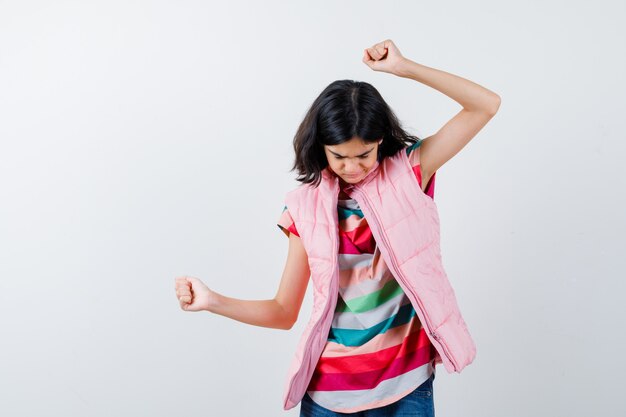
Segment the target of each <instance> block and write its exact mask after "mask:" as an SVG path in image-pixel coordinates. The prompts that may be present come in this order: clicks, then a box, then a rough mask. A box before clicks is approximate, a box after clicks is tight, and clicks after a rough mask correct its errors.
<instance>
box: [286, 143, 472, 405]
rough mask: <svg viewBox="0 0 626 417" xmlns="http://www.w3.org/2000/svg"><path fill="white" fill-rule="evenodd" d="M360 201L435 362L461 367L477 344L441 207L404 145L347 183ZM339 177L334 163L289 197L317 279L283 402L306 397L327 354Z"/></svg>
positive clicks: (334, 291)
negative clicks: (444, 255)
mask: <svg viewBox="0 0 626 417" xmlns="http://www.w3.org/2000/svg"><path fill="white" fill-rule="evenodd" d="M344 191H345V192H346V193H348V194H349V195H350V197H351V198H354V199H355V200H356V201H357V203H358V204H359V206H360V208H361V210H362V211H363V214H364V216H365V218H366V219H367V221H368V225H369V226H370V229H371V231H372V235H373V236H374V239H375V240H376V242H377V243H378V247H379V249H380V252H381V255H382V256H383V258H384V260H385V262H386V264H387V265H388V267H389V269H390V270H391V272H392V274H393V275H394V277H395V278H396V279H397V281H398V283H399V284H400V286H401V287H402V289H403V290H404V292H405V293H406V295H407V296H408V298H409V299H410V300H411V303H412V304H413V307H414V308H415V311H416V313H417V315H418V317H419V319H420V321H421V323H422V325H423V326H424V328H425V330H426V332H427V334H428V337H429V339H430V341H431V343H432V344H433V346H434V347H435V349H436V351H437V355H436V358H435V363H436V364H438V363H443V365H444V367H445V369H446V371H447V372H449V373H451V372H457V373H460V372H461V370H462V369H463V368H465V366H467V365H469V364H470V363H471V362H472V361H473V360H474V358H475V356H476V346H475V344H474V341H473V340H472V337H471V335H470V333H469V331H468V329H467V325H466V323H465V321H464V320H463V317H462V315H461V312H460V310H459V307H458V304H457V300H456V295H455V292H454V290H453V288H452V286H451V285H450V282H449V280H448V278H447V275H446V272H445V270H444V267H443V264H442V259H441V250H440V234H439V231H440V227H439V215H438V212H437V206H436V204H435V202H434V200H433V199H432V198H430V197H429V196H427V195H426V194H424V192H422V190H421V188H420V186H419V183H418V182H417V179H416V178H415V174H414V172H413V169H412V167H411V165H410V163H409V160H408V157H407V155H406V152H405V151H404V150H401V151H399V152H397V153H396V154H395V155H394V156H392V157H387V158H385V159H384V160H383V161H382V162H381V163H380V164H379V163H378V162H376V164H375V166H374V168H373V169H372V170H371V171H370V172H369V173H368V174H367V175H366V177H365V178H364V179H363V180H361V181H360V182H359V183H358V184H353V185H350V186H348V187H346V188H345V189H344ZM338 195H339V179H338V177H337V176H335V175H334V173H332V172H331V171H330V170H329V169H328V168H327V169H325V170H324V171H323V172H322V181H321V183H320V185H319V186H318V187H313V186H312V185H310V184H302V185H300V186H299V187H298V188H296V189H294V190H292V191H290V192H288V193H287V197H286V199H285V203H286V205H287V207H288V208H289V212H290V214H291V217H292V218H293V221H294V223H295V225H296V228H297V229H298V232H299V234H300V238H301V239H302V244H303V246H304V248H305V250H306V252H307V256H308V262H309V267H310V270H311V283H312V286H313V310H312V314H311V318H310V319H309V322H308V324H307V326H306V327H305V330H304V332H303V334H302V336H301V338H300V341H299V343H298V346H297V348H296V353H295V355H294V357H293V359H292V361H291V364H290V366H289V368H288V372H287V380H286V384H285V387H284V395H283V408H284V409H285V410H289V409H291V408H293V407H295V406H296V405H297V404H298V403H299V402H300V401H301V400H302V397H303V396H304V393H305V392H306V388H307V386H308V384H309V382H310V379H311V376H312V374H313V371H314V369H315V366H316V364H317V361H318V360H319V357H320V356H321V353H322V350H323V348H324V345H325V343H326V339H327V336H328V332H329V330H330V326H331V323H332V318H333V313H334V310H335V307H336V303H337V296H338V285H339V270H338V267H337V265H338V264H337V261H338V249H339V247H338V246H339V223H338V216H337V199H338Z"/></svg>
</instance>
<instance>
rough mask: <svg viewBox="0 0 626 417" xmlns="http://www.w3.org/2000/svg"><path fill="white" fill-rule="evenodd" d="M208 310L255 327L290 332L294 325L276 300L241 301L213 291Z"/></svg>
mask: <svg viewBox="0 0 626 417" xmlns="http://www.w3.org/2000/svg"><path fill="white" fill-rule="evenodd" d="M207 310H208V311H210V312H211V313H215V314H219V315H221V316H224V317H228V318H231V319H233V320H237V321H240V322H242V323H246V324H251V325H253V326H260V327H271V328H274V329H283V330H288V329H290V328H291V327H292V325H293V322H292V321H291V320H290V318H289V316H288V315H287V314H286V313H285V310H284V309H283V308H282V306H281V305H280V304H279V303H278V302H277V301H276V300H275V299H271V300H240V299H237V298H231V297H227V296H225V295H222V294H219V293H217V292H215V291H213V301H212V302H211V304H210V305H209V307H208V308H207Z"/></svg>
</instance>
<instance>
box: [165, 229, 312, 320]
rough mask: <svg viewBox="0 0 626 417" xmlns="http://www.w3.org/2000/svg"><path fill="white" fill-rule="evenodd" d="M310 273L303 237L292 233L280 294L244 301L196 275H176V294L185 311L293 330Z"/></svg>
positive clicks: (278, 292)
mask: <svg viewBox="0 0 626 417" xmlns="http://www.w3.org/2000/svg"><path fill="white" fill-rule="evenodd" d="M309 276H310V272H309V266H308V258H307V256H306V252H305V251H304V247H303V245H302V242H301V241H300V238H299V237H298V236H296V235H294V234H293V233H292V234H291V235H290V236H289V253H288V256H287V262H286V265H285V268H284V271H283V276H282V280H281V283H280V286H279V289H278V291H277V293H276V296H275V297H274V298H273V299H271V300H241V299H237V298H231V297H227V296H225V295H222V294H219V293H217V292H215V291H213V290H211V289H209V288H208V287H207V286H206V285H204V283H203V282H202V281H200V280H199V279H198V278H194V277H186V276H185V277H179V278H176V295H177V297H178V299H179V302H180V305H181V308H182V309H183V310H185V311H202V310H206V311H209V312H211V313H215V314H219V315H222V316H225V317H228V318H231V319H233V320H237V321H240V322H242V323H246V324H251V325H254V326H261V327H270V328H275V329H284V330H289V329H291V327H293V325H294V323H295V322H296V320H297V318H298V314H299V312H300V307H301V306H302V301H303V299H304V294H305V293H306V288H307V285H308V280H309Z"/></svg>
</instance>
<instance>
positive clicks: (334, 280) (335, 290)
mask: <svg viewBox="0 0 626 417" xmlns="http://www.w3.org/2000/svg"><path fill="white" fill-rule="evenodd" d="M338 198H339V194H337V193H335V199H334V204H333V205H332V206H331V207H334V217H335V229H336V230H335V235H336V236H335V238H334V239H333V252H332V253H333V257H332V259H333V265H332V268H331V271H333V272H332V277H331V287H332V288H331V290H330V291H331V293H330V301H329V302H327V303H326V308H325V309H324V312H323V313H322V317H321V318H320V320H318V321H317V323H315V327H314V328H313V329H312V330H311V333H309V337H308V338H307V341H306V343H305V344H304V353H303V355H302V362H301V364H300V369H299V370H298V373H297V374H296V376H297V377H300V375H299V373H300V371H301V370H302V365H303V364H306V363H307V362H308V360H309V357H310V355H311V339H312V338H313V337H314V336H315V334H316V331H317V328H318V327H319V326H320V323H324V322H325V321H327V322H328V323H329V328H328V329H327V330H325V334H328V332H329V331H330V326H331V325H332V319H331V320H327V319H326V316H327V315H328V311H329V310H330V307H331V306H332V312H334V310H335V307H336V306H337V297H338V295H339V277H338V275H339V268H338V256H339V254H338V252H339V215H338V213H337V199H338ZM326 339H327V338H325V340H324V344H325V343H326ZM323 350H324V347H323V346H322V349H320V355H321V354H322V351H323ZM317 360H319V357H318V358H317V359H316V366H317ZM313 372H315V367H314V368H313V371H312V373H311V377H312V376H313ZM295 380H296V378H292V380H291V384H290V385H289V394H288V396H287V398H289V397H290V396H291V392H292V389H293V384H294V382H295ZM309 382H310V378H309V381H307V386H306V387H305V388H304V390H305V393H306V389H307V388H308V384H309Z"/></svg>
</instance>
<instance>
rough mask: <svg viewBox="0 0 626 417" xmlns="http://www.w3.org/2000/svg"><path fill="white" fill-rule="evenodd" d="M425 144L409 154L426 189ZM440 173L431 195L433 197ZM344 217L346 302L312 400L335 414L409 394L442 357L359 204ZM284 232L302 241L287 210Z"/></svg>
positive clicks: (350, 203)
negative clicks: (421, 151)
mask: <svg viewBox="0 0 626 417" xmlns="http://www.w3.org/2000/svg"><path fill="white" fill-rule="evenodd" d="M420 144H421V141H418V142H417V143H415V144H413V145H411V146H409V147H407V148H406V152H407V155H408V157H409V161H410V163H411V166H412V167H413V172H414V173H415V176H416V178H417V181H418V183H419V184H420V186H421V183H422V178H421V169H420V164H419V145H420ZM435 174H436V173H434V174H433V175H432V176H431V179H430V180H429V183H428V187H427V188H426V191H425V193H426V195H428V196H429V197H430V198H434V197H433V196H434V185H435ZM416 186H417V184H416ZM337 211H338V218H339V254H338V261H339V295H338V298H337V307H336V308H335V312H334V316H333V321H332V324H331V328H330V331H329V333H328V339H327V342H326V345H325V346H324V349H323V351H322V354H321V357H320V359H319V361H318V363H317V365H316V367H315V370H314V372H313V376H312V378H311V381H310V382H309V385H308V387H307V393H308V394H309V395H310V396H311V398H312V399H313V401H315V402H316V403H318V404H319V405H321V406H323V407H325V408H327V409H329V410H332V411H336V412H343V413H353V412H357V411H362V410H367V409H371V408H377V407H382V406H385V405H387V404H390V403H393V402H395V401H397V400H399V399H400V398H402V397H404V396H406V395H408V394H409V393H410V392H412V391H413V390H414V389H415V388H417V387H418V386H419V385H421V384H422V383H423V382H425V381H426V380H427V379H428V378H429V377H430V375H431V374H432V373H433V372H434V371H435V366H434V359H435V353H436V351H435V349H434V347H433V346H432V344H431V343H430V340H429V339H428V336H427V335H426V331H425V329H423V328H422V325H421V323H420V320H419V318H418V317H417V315H416V312H415V309H414V308H413V306H412V305H411V302H410V301H409V299H408V297H407V296H406V294H405V293H404V292H403V290H402V288H401V287H400V286H399V284H398V282H397V281H396V279H395V277H394V276H393V275H392V273H391V271H390V270H389V269H388V267H387V265H386V263H385V261H384V259H383V257H382V256H381V253H380V250H379V249H378V248H377V244H376V241H375V240H374V237H373V236H372V233H371V230H370V228H369V226H368V224H367V220H366V219H365V217H364V215H363V212H362V211H361V210H360V208H359V205H358V203H357V202H356V200H354V199H343V200H342V199H339V200H338V207H337ZM278 226H279V228H280V229H281V230H282V231H283V232H284V233H285V235H286V236H289V233H294V234H296V235H297V236H299V235H298V231H297V229H296V227H295V224H294V222H293V219H292V218H291V216H290V214H289V211H288V208H287V207H286V206H285V208H284V209H283V212H282V213H281V216H280V218H279V221H278Z"/></svg>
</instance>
